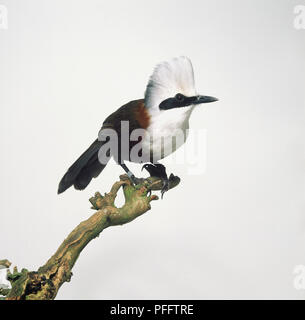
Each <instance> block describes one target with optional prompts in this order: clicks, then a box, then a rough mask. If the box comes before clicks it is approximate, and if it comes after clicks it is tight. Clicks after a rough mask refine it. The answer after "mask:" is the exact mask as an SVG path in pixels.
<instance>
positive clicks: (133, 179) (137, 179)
mask: <svg viewBox="0 0 305 320" xmlns="http://www.w3.org/2000/svg"><path fill="white" fill-rule="evenodd" d="M129 179H130V180H131V182H132V183H133V184H134V185H135V186H136V185H138V184H141V183H142V182H143V181H144V179H143V178H137V177H136V176H135V175H133V174H132V175H130V176H129Z"/></svg>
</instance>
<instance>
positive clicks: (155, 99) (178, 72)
mask: <svg viewBox="0 0 305 320" xmlns="http://www.w3.org/2000/svg"><path fill="white" fill-rule="evenodd" d="M177 93H182V94H184V95H185V96H194V95H196V94H197V93H196V89H195V80H194V71H193V66H192V63H191V60H190V59H189V58H187V57H184V56H182V57H177V58H173V59H171V60H169V61H165V62H162V63H160V64H158V65H157V66H156V67H155V69H154V72H153V74H152V75H151V77H150V79H149V82H148V85H147V87H146V91H145V105H146V107H147V108H156V107H158V106H159V104H160V103H161V102H162V101H163V100H165V99H168V98H171V97H174V96H175V95H176V94H177Z"/></svg>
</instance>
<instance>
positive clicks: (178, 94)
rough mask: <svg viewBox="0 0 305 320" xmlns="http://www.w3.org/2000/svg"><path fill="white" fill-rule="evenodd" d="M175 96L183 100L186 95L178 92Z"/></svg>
mask: <svg viewBox="0 0 305 320" xmlns="http://www.w3.org/2000/svg"><path fill="white" fill-rule="evenodd" d="M175 98H176V99H177V100H178V101H182V100H183V99H184V95H183V94H181V93H177V94H176V95H175Z"/></svg>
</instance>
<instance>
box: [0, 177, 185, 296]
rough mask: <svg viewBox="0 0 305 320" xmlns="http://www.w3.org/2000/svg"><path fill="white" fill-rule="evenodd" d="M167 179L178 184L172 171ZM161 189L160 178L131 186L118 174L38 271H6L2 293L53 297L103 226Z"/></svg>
mask: <svg viewBox="0 0 305 320" xmlns="http://www.w3.org/2000/svg"><path fill="white" fill-rule="evenodd" d="M169 181H170V185H169V188H170V189H171V188H174V187H176V186H177V185H178V184H179V182H180V179H179V177H176V176H173V175H171V176H170V179H169ZM121 187H123V192H124V197H125V203H124V205H123V206H122V207H121V208H117V207H116V206H115V204H114V201H115V198H116V196H117V193H118V191H119V190H120V188H121ZM161 189H162V181H161V180H160V179H158V178H154V177H150V178H147V179H143V180H142V182H141V184H139V185H137V186H133V185H132V184H131V182H130V180H129V179H128V177H127V176H126V175H123V176H120V181H117V182H115V183H114V185H113V186H112V188H111V190H110V192H109V193H107V194H105V195H104V196H102V195H101V194H100V193H99V192H97V193H96V194H95V196H94V197H92V198H91V199H90V200H89V201H90V202H91V204H92V208H93V209H95V210H97V211H96V212H95V213H94V214H93V215H92V216H91V217H90V218H89V219H87V220H85V221H83V222H81V223H80V224H79V225H78V226H77V227H76V228H75V229H74V230H73V231H72V232H71V233H70V234H69V235H68V237H67V238H66V239H65V240H64V242H63V243H62V244H61V245H60V247H59V248H58V250H57V251H56V253H55V254H54V255H53V256H52V257H51V258H50V259H49V260H48V261H47V262H46V264H45V265H43V266H42V267H40V268H39V269H38V271H28V270H26V269H22V270H21V272H18V270H17V268H16V267H15V268H14V271H13V273H10V272H8V280H9V281H10V282H11V286H12V288H11V289H10V290H5V292H4V291H3V290H2V293H0V294H3V295H5V296H6V299H7V300H24V299H27V300H52V299H54V298H55V297H56V294H57V292H58V290H59V288H60V287H61V286H62V284H63V283H64V282H69V281H70V279H71V276H72V268H73V266H74V264H75V262H76V260H77V258H78V256H79V255H80V253H81V252H82V250H83V249H84V248H85V247H86V245H87V244H88V243H89V242H90V241H91V240H93V239H94V238H96V237H98V236H99V234H100V233H101V232H102V231H103V230H104V229H106V228H108V227H110V226H116V225H122V224H125V223H128V222H130V221H132V220H134V219H135V218H137V217H139V216H140V215H142V214H143V213H145V212H146V211H148V210H150V209H151V206H150V202H151V201H152V200H157V199H158V197H157V196H156V195H151V194H150V193H151V192H150V191H151V190H161ZM0 265H3V266H5V267H7V268H8V267H9V266H10V262H9V261H8V260H0Z"/></svg>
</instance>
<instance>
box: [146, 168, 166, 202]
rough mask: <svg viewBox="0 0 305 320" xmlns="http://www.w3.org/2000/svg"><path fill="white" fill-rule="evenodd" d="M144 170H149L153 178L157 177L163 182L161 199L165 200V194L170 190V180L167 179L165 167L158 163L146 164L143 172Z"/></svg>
mask: <svg viewBox="0 0 305 320" xmlns="http://www.w3.org/2000/svg"><path fill="white" fill-rule="evenodd" d="M143 169H145V170H147V171H148V173H149V174H150V176H151V177H157V178H160V179H161V180H162V183H163V187H162V189H161V199H163V195H164V193H165V192H166V191H168V190H169V179H168V177H167V174H166V169H165V167H164V165H163V164H161V163H156V164H149V163H147V164H144V166H143V167H142V170H143ZM171 176H172V174H171ZM171 176H170V177H171Z"/></svg>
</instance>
